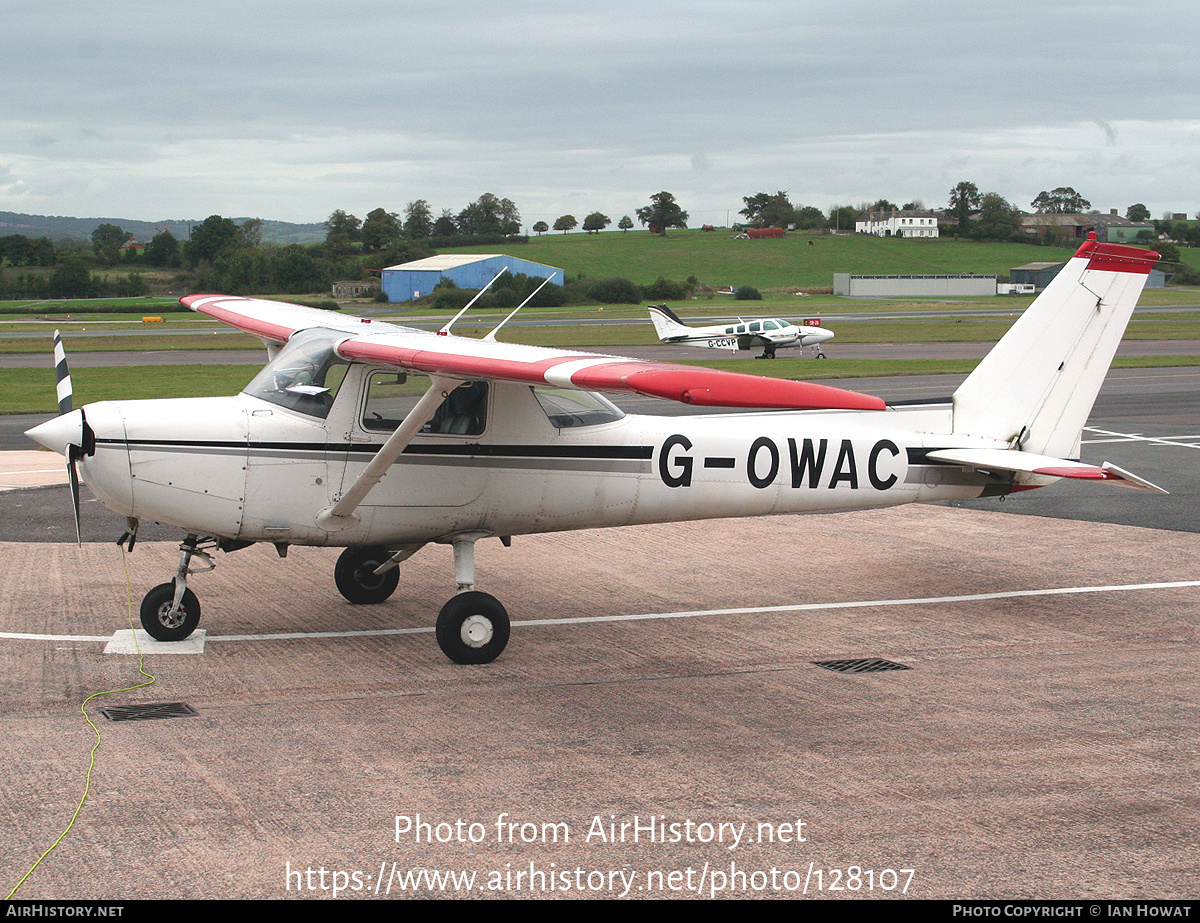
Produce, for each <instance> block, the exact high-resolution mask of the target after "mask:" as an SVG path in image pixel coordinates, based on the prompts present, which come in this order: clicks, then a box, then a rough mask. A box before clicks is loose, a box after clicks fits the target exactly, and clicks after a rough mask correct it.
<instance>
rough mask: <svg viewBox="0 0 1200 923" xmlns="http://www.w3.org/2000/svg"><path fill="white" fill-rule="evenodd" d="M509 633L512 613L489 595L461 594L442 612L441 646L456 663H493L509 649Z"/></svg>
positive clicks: (440, 626)
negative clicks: (509, 614)
mask: <svg viewBox="0 0 1200 923" xmlns="http://www.w3.org/2000/svg"><path fill="white" fill-rule="evenodd" d="M508 633H509V622H508V612H506V611H505V609H504V606H502V605H501V604H500V600H498V599H496V597H494V596H489V595H488V594H487V593H480V592H477V591H475V590H472V591H470V592H468V593H459V594H458V595H457V596H455V597H453V598H452V599H451V600H450V601H449V602H448V603H446V605H444V606H442V611H441V612H439V613H438V618H437V642H438V647H440V648H441V649H442V653H443V654H445V655H446V656H447V657H449V658H450V659H451V660H453V661H454V662H455V663H464V664H478V663H491V662H492V661H493V660H495V659H496V658H497V657H499V656H500V654H501V652H502V651H503V650H504V648H505V647H506V646H507V644H508Z"/></svg>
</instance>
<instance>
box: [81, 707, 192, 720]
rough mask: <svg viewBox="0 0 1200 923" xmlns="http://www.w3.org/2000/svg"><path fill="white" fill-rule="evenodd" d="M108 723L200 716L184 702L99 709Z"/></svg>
mask: <svg viewBox="0 0 1200 923" xmlns="http://www.w3.org/2000/svg"><path fill="white" fill-rule="evenodd" d="M100 714H102V715H103V716H104V717H105V718H107V719H108V720H109V721H153V720H155V719H158V718H193V717H196V716H197V715H199V714H200V712H198V711H196V709H194V708H192V706H190V705H188V704H186V703H185V702H149V703H147V704H145V705H115V706H113V707H112V708H102V709H100Z"/></svg>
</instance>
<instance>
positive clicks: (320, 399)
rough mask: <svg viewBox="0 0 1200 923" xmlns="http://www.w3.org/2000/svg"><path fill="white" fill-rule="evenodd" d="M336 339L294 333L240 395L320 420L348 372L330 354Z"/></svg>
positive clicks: (328, 333)
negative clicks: (249, 396) (268, 402)
mask: <svg viewBox="0 0 1200 923" xmlns="http://www.w3.org/2000/svg"><path fill="white" fill-rule="evenodd" d="M340 339H344V335H343V334H338V333H336V332H335V331H332V330H305V331H302V332H300V333H297V334H296V335H295V336H293V337H292V339H291V340H290V341H289V342H288V344H287V345H286V346H284V347H283V349H281V350H280V351H279V354H278V355H277V356H276V357H275V358H274V359H272V360H271V361H270V362H268V363H267V364H266V366H265V367H264V368H263V370H262V371H261V372H259V373H258V374H257V375H255V376H254V380H253V381H251V382H250V384H248V385H247V386H246V387H245V389H244V390H243V392H242V393H243V394H249V395H251V396H253V397H257V398H261V399H262V400H264V401H270V402H271V403H272V404H278V405H279V406H280V407H286V408H288V409H289V410H296V411H299V412H300V413H306V414H308V415H310V416H314V417H320V418H321V419H324V418H325V417H327V416H328V415H329V408H330V407H332V406H333V399H334V398H335V397H337V392H338V388H340V387H341V386H342V381H343V379H345V377H346V372H347V370H348V369H349V368H350V363H349V362H347V361H346V360H345V359H342V358H341V357H340V356H338V355H337V353H335V352H334V351H333V347H334V344H335V343H337V341H338V340H340Z"/></svg>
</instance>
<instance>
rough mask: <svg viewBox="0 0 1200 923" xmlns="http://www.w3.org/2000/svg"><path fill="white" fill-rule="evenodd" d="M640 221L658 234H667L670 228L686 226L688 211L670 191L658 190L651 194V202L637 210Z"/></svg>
mask: <svg viewBox="0 0 1200 923" xmlns="http://www.w3.org/2000/svg"><path fill="white" fill-rule="evenodd" d="M636 214H637V218H638V221H640V222H641V223H642V224H644V225H646V226H647V227H649V228H650V230H651V231H653V232H654V233H656V234H662V235H663V236H664V237H666V236H667V229H668V228H686V227H687V220H688V213H687V212H685V211H684V210H683V209H682V208H680V207H679V205H678V204H677V203H676V202H675V196H673V195H671V193H669V192H656V193H655V194H654V195H652V196H650V204H649V205H647V206H645V207H643V208H639V209H638V210H637V212H636Z"/></svg>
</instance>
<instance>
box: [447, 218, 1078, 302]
mask: <svg viewBox="0 0 1200 923" xmlns="http://www.w3.org/2000/svg"><path fill="white" fill-rule="evenodd" d="M730 234H731V232H730V231H728V230H718V231H709V232H706V231H673V232H671V234H670V235H668V236H667V237H665V238H664V237H660V236H658V235H655V234H651V233H650V232H649V231H628V232H624V233H623V232H621V231H605V232H604V233H602V234H545V235H543V236H541V237H533V238H530V240H529V243H528V244H523V245H519V246H514V247H502V246H501V247H469V248H463V249H462V250H457V249H456V250H455V251H454V252H455V253H460V252H461V253H507V254H511V255H512V256H516V257H519V258H521V259H526V260H532V261H533V262H535V263H545V264H547V265H550V266H561V267H563V268H564V269H565V270H566V273H567V276H568V278H570V277H574V276H583V277H585V278H589V279H604V278H609V277H613V276H623V277H625V278H627V279H632V280H633V281H634V282H637V283H638V284H640V285H646V284H649V283H651V282H653V281H654V280H655V279H657V278H658V277H659V276H665V277H666V278H668V279H672V280H675V281H678V282H682V281H684V280H686V279H687V278H689V277H690V276H695V277H696V278H697V279H698V280H699V281H700V282H701V283H703V284H706V285H711V286H716V287H721V286H725V285H733V286H742V285H753V286H755V287H757V288H760V289H762V288H787V287H799V288H825V289H828V288H830V287H832V285H833V275H834V273H836V272H854V273H871V274H884V275H892V274H906V273H916V274H922V275H928V274H934V275H940V274H944V273H987V274H991V273H996V274H1001V275H1007V274H1008V272H1009V271H1010V270H1011V269H1012V268H1013V267H1015V266H1021V265H1024V264H1025V263H1033V262H1061V261H1063V260H1066V259H1068V258H1069V257H1070V256H1071V254H1072V253H1073V252H1074V251H1075V249H1076V248H1075V247H1074V246H1071V247H1068V248H1059V247H1037V246H1033V245H1030V244H1007V243H988V242H978V241H959V240H954V239H951V238H938V239H936V240H915V239H913V240H906V239H904V238H881V237H868V236H864V235H857V234H850V235H827V234H806V233H803V232H794V233H791V234H789V235H787V236H786V237H782V238H776V239H763V240H731V239H730Z"/></svg>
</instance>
